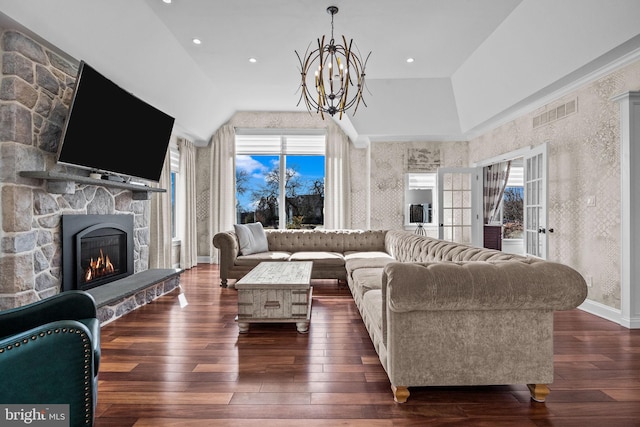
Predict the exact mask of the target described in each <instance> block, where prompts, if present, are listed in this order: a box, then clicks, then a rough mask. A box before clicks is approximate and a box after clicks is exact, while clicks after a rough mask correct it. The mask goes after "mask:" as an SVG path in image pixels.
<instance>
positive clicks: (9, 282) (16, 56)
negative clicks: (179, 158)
mask: <svg viewBox="0 0 640 427" xmlns="http://www.w3.org/2000/svg"><path fill="white" fill-rule="evenodd" d="M0 53H1V54H2V58H1V60H0V61H1V73H0V79H1V80H0V218H1V227H0V309H6V308H11V307H18V306H22V305H25V304H27V303H30V302H33V301H37V300H39V299H42V298H46V297H48V296H51V295H53V294H56V293H58V292H59V291H60V284H61V270H62V268H61V267H62V266H61V261H62V260H61V246H60V222H61V221H60V217H61V215H62V214H131V213H133V214H134V252H135V254H134V271H135V272H139V271H143V270H146V269H148V259H149V254H148V240H149V209H150V204H149V201H146V200H133V199H132V193H131V191H129V190H122V189H114V188H109V187H103V186H95V185H80V184H76V188H75V192H74V194H51V193H49V192H47V190H46V188H47V187H46V183H45V182H43V180H39V179H29V178H24V177H21V176H20V172H21V171H59V172H68V173H72V174H77V175H84V176H87V175H88V172H87V171H82V170H72V169H71V168H65V167H62V166H60V165H57V164H56V153H57V149H58V143H59V141H60V136H61V133H62V128H63V125H64V120H65V118H66V115H67V112H68V107H69V104H70V102H71V98H72V96H73V87H74V83H75V77H76V73H77V68H78V62H77V61H75V60H72V59H68V58H63V57H62V56H60V55H58V54H56V53H55V52H53V51H51V50H50V49H48V48H46V47H45V46H43V45H42V44H40V43H38V42H36V41H34V40H33V39H32V38H30V37H28V36H26V35H24V34H22V33H20V32H17V31H14V30H9V29H2V28H0ZM98 131H99V130H98Z"/></svg>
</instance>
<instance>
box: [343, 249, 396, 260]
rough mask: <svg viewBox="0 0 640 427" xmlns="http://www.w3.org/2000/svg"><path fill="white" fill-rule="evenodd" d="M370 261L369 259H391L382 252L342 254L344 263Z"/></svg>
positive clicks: (350, 252) (348, 252)
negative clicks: (364, 259) (351, 260)
mask: <svg viewBox="0 0 640 427" xmlns="http://www.w3.org/2000/svg"><path fill="white" fill-rule="evenodd" d="M362 258H366V259H371V258H382V259H393V257H392V256H391V255H389V254H388V253H386V252H382V251H347V252H345V253H344V259H345V260H346V261H348V260H350V259H362Z"/></svg>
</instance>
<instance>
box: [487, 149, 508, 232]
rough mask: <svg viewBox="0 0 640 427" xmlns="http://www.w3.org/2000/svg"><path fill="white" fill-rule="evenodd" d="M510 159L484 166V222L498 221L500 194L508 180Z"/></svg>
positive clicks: (502, 192)
mask: <svg viewBox="0 0 640 427" xmlns="http://www.w3.org/2000/svg"><path fill="white" fill-rule="evenodd" d="M510 170H511V160H509V161H507V162H500V163H496V164H494V165H491V166H486V167H485V168H484V223H485V224H491V223H494V222H499V221H500V216H499V214H500V206H501V205H502V196H503V195H504V189H505V188H506V187H507V181H508V180H509V171H510Z"/></svg>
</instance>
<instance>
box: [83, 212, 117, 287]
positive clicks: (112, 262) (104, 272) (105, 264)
mask: <svg viewBox="0 0 640 427" xmlns="http://www.w3.org/2000/svg"><path fill="white" fill-rule="evenodd" d="M96 227H97V228H96ZM87 231H88V232H86V233H84V232H82V233H78V235H77V237H76V238H77V239H78V242H77V243H76V248H79V251H78V254H77V256H76V261H77V262H76V267H77V268H78V271H77V275H78V278H79V282H80V283H79V286H80V289H89V288H93V287H96V286H99V285H100V284H102V283H104V282H111V281H112V280H114V279H113V277H114V276H120V273H121V272H122V270H121V267H120V266H122V265H125V266H126V262H127V233H126V231H124V230H121V229H120V228H116V227H115V225H111V224H107V225H105V224H99V225H97V226H94V227H90V228H89V229H88V230H87Z"/></svg>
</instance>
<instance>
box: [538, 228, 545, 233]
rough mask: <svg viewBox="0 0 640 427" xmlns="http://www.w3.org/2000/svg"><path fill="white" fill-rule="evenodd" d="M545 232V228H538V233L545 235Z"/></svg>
mask: <svg viewBox="0 0 640 427" xmlns="http://www.w3.org/2000/svg"><path fill="white" fill-rule="evenodd" d="M546 232H547V230H546V229H545V228H538V233H540V234H545V233H546Z"/></svg>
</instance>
